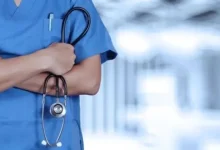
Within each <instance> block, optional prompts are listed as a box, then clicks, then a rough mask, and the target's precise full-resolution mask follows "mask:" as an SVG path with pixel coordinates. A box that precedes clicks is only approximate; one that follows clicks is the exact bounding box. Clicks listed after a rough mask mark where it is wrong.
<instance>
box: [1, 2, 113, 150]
mask: <svg viewBox="0 0 220 150" xmlns="http://www.w3.org/2000/svg"><path fill="white" fill-rule="evenodd" d="M72 6H78V7H83V8H85V9H86V10H87V11H88V12H89V13H90V15H91V19H92V22H91V27H90V30H89V31H88V33H87V35H86V36H85V37H84V38H83V39H82V40H81V41H80V42H78V43H77V44H76V45H75V46H74V47H75V54H76V63H80V62H81V61H83V60H85V59H87V58H89V57H91V56H94V55H97V54H100V56H101V61H102V63H104V62H106V61H107V60H111V59H114V58H115V57H116V55H117V53H116V51H115V49H114V47H113V44H112V41H111V38H110V36H109V33H108V31H107V30H106V28H105V26H104V24H103V22H102V21H101V19H100V16H99V14H98V12H97V10H96V9H95V7H94V4H93V3H92V1H91V0H22V3H21V5H20V6H19V7H18V8H17V7H16V5H15V3H14V0H1V1H0V56H1V57H3V58H13V57H18V56H22V55H27V54H30V53H33V52H36V51H38V50H40V49H43V48H46V47H48V46H49V45H50V44H51V43H54V42H60V40H61V26H62V21H63V20H62V17H63V16H64V14H65V13H66V12H67V11H68V10H69V9H70V8H71V7H72ZM50 13H53V14H54V19H53V20H52V30H51V31H49V19H48V17H49V14H50ZM85 23H86V22H85V18H84V16H83V15H82V13H80V12H78V11H75V12H73V13H72V14H71V16H70V18H69V20H68V22H67V26H66V40H67V41H73V40H74V39H75V38H76V37H78V35H79V34H80V33H81V32H82V31H83V29H84V27H85V26H86V24H85ZM41 100H42V95H40V94H36V93H33V92H30V91H25V90H22V89H18V88H10V89H8V90H6V91H4V92H1V93H0V106H1V109H0V146H1V149H3V150H12V149H16V150H32V149H33V150H44V149H48V148H45V147H42V145H40V142H41V140H42V139H43V134H42V129H41ZM53 102H54V97H52V96H51V97H50V96H48V97H47V100H46V106H47V108H49V107H50V105H51V104H52V103H53ZM47 110H48V109H47ZM47 112H48V111H47ZM66 119H67V122H66V126H65V129H64V133H63V135H62V138H61V141H62V142H63V148H59V149H60V150H62V149H65V150H72V149H74V150H82V149H83V145H82V141H83V140H82V134H81V129H80V104H79V96H70V97H69V100H68V103H67V116H66ZM45 120H46V130H47V132H48V133H47V134H48V137H49V138H50V140H51V141H54V140H55V138H56V137H57V134H58V131H59V129H60V120H59V121H58V120H56V119H54V118H52V117H51V116H50V115H49V113H47V114H46V119H45Z"/></svg>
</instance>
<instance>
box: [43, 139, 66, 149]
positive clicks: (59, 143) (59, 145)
mask: <svg viewBox="0 0 220 150" xmlns="http://www.w3.org/2000/svg"><path fill="white" fill-rule="evenodd" d="M41 144H42V145H44V146H47V145H48V144H47V142H46V141H45V140H43V141H42V142H41ZM56 147H62V143H61V142H58V143H56Z"/></svg>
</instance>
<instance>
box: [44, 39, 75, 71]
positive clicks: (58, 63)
mask: <svg viewBox="0 0 220 150" xmlns="http://www.w3.org/2000/svg"><path fill="white" fill-rule="evenodd" d="M42 52H43V53H44V54H43V55H46V56H47V57H46V58H47V59H48V61H49V67H48V70H47V71H49V72H51V73H54V74H56V75H63V74H65V73H67V72H68V71H70V70H71V69H72V67H73V65H74V63H75V59H76V56H75V54H74V47H73V46H72V45H70V44H65V43H54V44H52V45H50V46H49V47H48V48H46V49H45V50H43V51H42Z"/></svg>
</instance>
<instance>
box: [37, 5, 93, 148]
mask: <svg viewBox="0 0 220 150" xmlns="http://www.w3.org/2000/svg"><path fill="white" fill-rule="evenodd" d="M75 10H78V11H81V12H82V13H83V14H84V15H85V19H86V22H87V25H86V27H85V28H84V30H83V32H82V33H81V34H80V35H79V36H78V37H77V38H76V39H75V40H74V41H73V42H72V43H71V45H73V46H74V45H75V44H76V43H77V42H79V41H80V40H81V39H82V38H83V37H84V36H85V35H86V33H87V32H88V30H89V28H90V24H91V17H90V15H89V13H88V11H87V10H85V9H84V8H82V7H72V8H71V9H70V10H69V11H68V12H67V13H66V14H65V16H64V19H63V23H62V31H61V41H62V42H63V43H64V42H65V28H66V22H67V20H68V17H69V15H70V14H71V13H72V12H73V11H75ZM50 78H55V81H56V82H55V83H56V102H55V103H53V104H52V105H51V106H50V114H51V115H52V116H53V117H56V118H60V119H62V124H61V128H60V131H59V134H58V136H57V139H56V141H55V143H50V142H49V140H48V138H47V135H46V130H45V125H44V107H45V101H46V96H47V94H46V89H47V83H48V81H49V79H50ZM59 80H61V81H62V84H63V88H64V89H63V90H64V93H63V94H64V101H63V103H62V102H61V101H60V89H59ZM67 97H68V90H67V83H66V81H65V79H64V77H63V76H61V75H54V74H52V73H50V74H49V75H48V76H47V77H46V79H45V81H44V85H43V98H42V116H41V119H42V130H43V135H44V140H43V141H42V142H41V144H42V145H44V146H51V147H61V146H62V143H61V142H60V138H61V135H62V133H63V129H64V125H65V116H66V112H67V110H66V104H67Z"/></svg>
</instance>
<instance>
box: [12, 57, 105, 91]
mask: <svg viewBox="0 0 220 150" xmlns="http://www.w3.org/2000/svg"><path fill="white" fill-rule="evenodd" d="M47 75H48V73H40V74H38V75H36V76H34V77H32V78H30V79H28V80H26V81H24V82H21V83H19V84H17V85H16V87H17V88H21V89H24V90H28V91H31V92H36V93H42V86H43V83H44V80H45V78H46V76H47ZM63 77H64V78H65V80H66V82H67V89H68V95H95V94H96V93H97V92H98V90H99V87H100V82H101V60H100V55H95V56H93V57H90V58H88V59H86V60H84V61H82V62H81V63H80V64H77V65H74V66H73V68H72V69H71V71H69V72H68V73H66V74H64V75H63ZM59 83H61V81H60V82H59ZM60 88H61V89H63V86H62V85H61V84H60ZM47 94H48V95H55V80H53V79H52V80H49V82H48V87H47Z"/></svg>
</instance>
